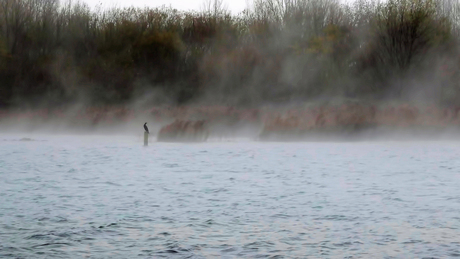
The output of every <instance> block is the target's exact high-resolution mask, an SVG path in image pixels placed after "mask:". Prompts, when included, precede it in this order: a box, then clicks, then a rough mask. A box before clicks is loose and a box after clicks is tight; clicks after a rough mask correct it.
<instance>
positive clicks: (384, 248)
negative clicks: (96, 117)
mask: <svg viewBox="0 0 460 259" xmlns="http://www.w3.org/2000/svg"><path fill="white" fill-rule="evenodd" d="M24 137H27V138H30V139H27V138H26V139H22V138H24ZM459 157H460V143H459V142H448V141H442V142H441V141H436V142H435V141H432V142H428V141H426V142H348V143H347V142H341V143H332V142H330V143H320V142H318V143H314V142H309V143H308V142H307V143H261V142H252V141H245V140H234V141H209V142H207V143H200V144H196V143H195V144H193V143H191V144H178V143H176V144H175V143H156V142H153V143H151V144H150V146H148V147H143V146H142V139H141V138H140V137H126V136H124V137H119V136H104V137H101V136H46V135H36V136H25V135H16V136H14V135H3V136H0V240H1V241H0V257H1V258H306V257H308V258H452V257H460V231H459V230H460V159H459Z"/></svg>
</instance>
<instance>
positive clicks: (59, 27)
mask: <svg viewBox="0 0 460 259" xmlns="http://www.w3.org/2000/svg"><path fill="white" fill-rule="evenodd" d="M459 6H460V5H458V3H457V4H455V2H453V1H452V0H443V1H435V0H389V1H386V2H379V1H373V0H359V1H355V2H354V3H353V4H352V5H343V4H340V3H339V1H337V0H267V1H260V0H254V1H253V5H252V7H250V8H248V9H247V10H245V11H244V12H243V13H241V14H239V15H230V13H229V12H228V10H226V7H225V5H224V3H223V1H222V0H214V1H209V0H208V1H207V2H205V3H204V5H203V7H204V8H203V11H202V12H182V11H178V10H175V9H171V8H154V9H151V8H144V9H141V8H124V9H117V8H112V9H107V10H102V9H96V10H91V9H90V8H89V7H88V6H87V5H85V4H84V3H82V2H78V1H77V2H72V1H69V2H62V3H59V2H58V1H57V0H3V1H2V2H1V3H0V76H1V78H2V80H0V106H15V105H18V104H20V103H21V102H20V101H24V100H25V101H26V103H29V104H31V105H38V104H43V103H45V104H47V105H57V106H60V105H65V104H68V103H69V102H72V101H81V100H82V99H83V100H85V101H86V102H92V103H93V104H101V105H103V104H122V103H127V102H130V101H132V100H135V99H136V98H138V97H139V96H138V95H139V93H146V92H149V91H151V92H155V93H159V92H161V93H162V94H163V96H166V97H168V98H165V99H164V101H165V102H169V101H170V100H173V101H174V102H176V103H178V104H182V103H187V102H193V101H198V100H200V101H206V102H214V103H222V102H226V103H230V104H232V103H233V104H240V105H257V104H260V103H264V102H285V101H289V100H309V99H314V98H318V97H322V98H324V97H338V96H339V97H354V98H359V97H361V98H369V97H372V98H381V97H383V96H392V98H410V97H411V96H412V93H413V92H414V91H418V90H420V89H422V88H423V89H422V90H424V91H425V92H426V93H429V94H427V95H428V96H430V97H431V98H434V100H433V101H438V102H441V103H442V102H448V103H449V104H456V103H458V102H459V101H460V87H459V85H458V82H459V81H458V78H457V76H456V73H452V72H451V71H455V70H456V69H458V67H459V65H460V60H459V59H458V57H459V55H458V54H459V53H458V42H459V39H460V33H459V31H460V29H459V28H460V25H459V20H460V19H459V17H460V16H459V15H458V14H459V13H460V12H459V11H458V10H460V7H459ZM422 86H423V87H422ZM433 93H435V94H433ZM154 99H155V100H158V98H154ZM22 103H24V102H22Z"/></svg>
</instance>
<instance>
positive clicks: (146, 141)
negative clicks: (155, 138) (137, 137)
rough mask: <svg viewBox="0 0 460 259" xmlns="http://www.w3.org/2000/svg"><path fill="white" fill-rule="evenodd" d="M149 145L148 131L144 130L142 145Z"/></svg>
mask: <svg viewBox="0 0 460 259" xmlns="http://www.w3.org/2000/svg"><path fill="white" fill-rule="evenodd" d="M148 145H149V133H148V132H147V131H146V132H144V146H148Z"/></svg>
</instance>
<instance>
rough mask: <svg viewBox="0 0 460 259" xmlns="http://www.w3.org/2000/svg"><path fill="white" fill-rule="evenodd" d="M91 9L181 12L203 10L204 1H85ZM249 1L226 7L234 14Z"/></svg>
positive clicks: (234, 1) (239, 0) (232, 0)
mask: <svg viewBox="0 0 460 259" xmlns="http://www.w3.org/2000/svg"><path fill="white" fill-rule="evenodd" d="M83 2H86V3H88V4H89V6H90V7H95V6H97V5H102V7H104V8H105V7H114V6H116V7H129V6H135V7H144V6H148V7H160V6H162V5H166V6H172V7H173V8H176V9H179V10H196V11H200V10H202V6H203V3H204V0H83ZM246 2H247V0H227V1H225V5H226V6H227V7H228V9H229V10H230V11H231V12H232V13H233V14H237V13H239V12H241V11H242V10H243V9H245V8H246V6H247V3H246Z"/></svg>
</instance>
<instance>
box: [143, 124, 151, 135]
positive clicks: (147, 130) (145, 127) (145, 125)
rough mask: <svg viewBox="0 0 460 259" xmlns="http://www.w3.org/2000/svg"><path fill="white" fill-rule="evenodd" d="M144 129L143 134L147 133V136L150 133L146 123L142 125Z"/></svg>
mask: <svg viewBox="0 0 460 259" xmlns="http://www.w3.org/2000/svg"><path fill="white" fill-rule="evenodd" d="M144 129H145V132H147V133H149V134H150V132H149V128H147V122H146V123H145V124H144Z"/></svg>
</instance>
